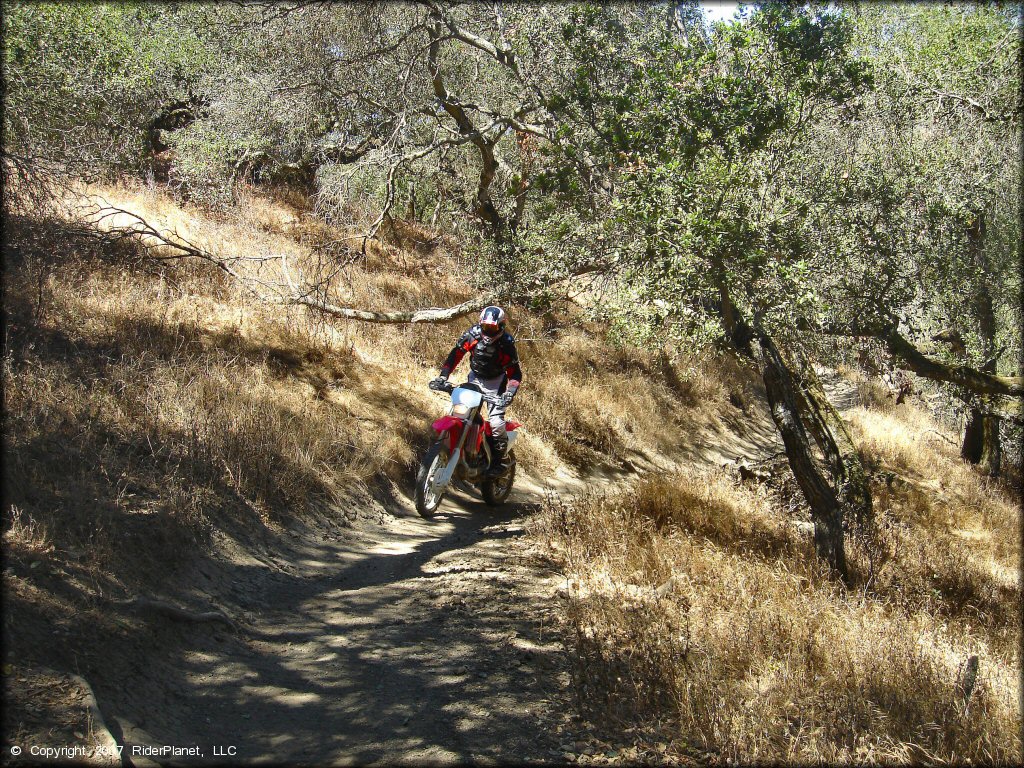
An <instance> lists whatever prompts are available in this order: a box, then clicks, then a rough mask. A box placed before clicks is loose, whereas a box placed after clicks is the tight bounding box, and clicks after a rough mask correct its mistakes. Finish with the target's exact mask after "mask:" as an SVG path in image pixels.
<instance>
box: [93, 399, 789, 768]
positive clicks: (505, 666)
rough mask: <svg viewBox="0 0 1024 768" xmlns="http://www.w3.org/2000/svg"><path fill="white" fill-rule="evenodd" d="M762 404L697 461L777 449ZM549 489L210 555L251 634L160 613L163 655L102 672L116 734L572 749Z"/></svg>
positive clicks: (338, 754)
mask: <svg viewBox="0 0 1024 768" xmlns="http://www.w3.org/2000/svg"><path fill="white" fill-rule="evenodd" d="M751 411H752V412H748V413H740V412H739V411H737V413H736V418H735V419H733V420H730V419H724V420H723V421H724V423H723V424H722V425H721V426H719V425H713V429H712V430H711V431H710V432H708V431H705V430H698V431H696V432H694V433H693V434H691V435H688V436H687V440H688V441H689V442H690V443H691V447H690V448H687V447H686V446H685V445H682V446H680V448H681V451H682V453H681V457H682V458H683V460H685V461H692V462H696V463H704V464H715V465H718V466H721V465H722V463H724V462H728V461H730V460H733V459H739V458H750V459H757V458H761V457H764V456H766V455H770V454H771V453H772V452H773V451H776V450H777V449H778V439H777V437H776V435H775V434H774V433H773V431H772V429H771V425H770V420H769V419H768V417H767V414H766V413H764V412H763V411H764V409H763V407H762V408H755V409H751ZM732 421H735V423H732ZM636 464H637V465H643V464H645V461H644V460H643V459H642V458H639V457H638V461H637V462H636ZM648 466H650V465H649V463H648ZM621 480H622V477H621V476H617V475H615V474H609V475H603V476H601V475H599V476H594V477H591V478H589V479H588V481H587V485H591V486H593V485H595V484H600V485H612V484H615V483H616V482H619V481H621ZM583 487H584V484H583V483H582V482H578V481H577V482H575V483H572V482H571V481H566V482H562V483H561V485H560V486H559V487H558V491H559V492H563V493H565V492H569V493H571V492H573V491H577V490H580V489H582V488H583ZM550 489H551V487H550V486H548V488H541V487H538V486H536V485H529V484H528V483H527V482H525V478H524V480H523V482H520V483H519V485H518V487H517V489H516V490H515V491H514V492H513V496H512V499H511V502H512V503H510V504H508V505H506V506H505V507H504V508H502V509H500V510H493V509H491V508H488V507H486V506H485V505H484V504H483V503H482V502H481V501H478V500H475V499H471V498H469V497H467V496H466V495H465V494H462V493H456V494H453V495H450V496H449V497H448V498H446V500H445V502H444V503H443V504H442V507H441V508H440V510H439V514H438V517H437V518H436V519H434V520H432V521H424V520H421V519H420V518H419V517H417V516H416V515H415V512H414V511H413V509H412V505H411V504H410V503H409V502H408V501H407V500H405V499H399V500H398V501H397V502H396V505H397V506H395V507H393V508H391V509H390V510H389V512H390V513H391V514H390V515H382V517H381V520H380V521H371V520H367V519H365V518H364V519H361V520H360V521H359V522H357V523H356V524H355V525H354V527H340V526H339V527H335V528H331V527H324V528H321V529H311V530H306V531H302V532H296V533H295V534H294V538H293V539H292V545H291V546H290V547H286V548H283V549H282V548H277V549H276V550H275V555H274V556H273V557H272V558H271V559H269V560H262V561H260V560H254V559H253V558H252V557H251V556H240V557H238V558H236V562H235V563H234V564H233V565H231V567H230V568H228V569H227V570H224V569H223V566H221V567H220V568H218V567H217V566H215V565H214V564H212V563H211V564H210V565H209V567H208V568H205V569H204V568H203V567H200V569H199V571H198V579H197V584H196V587H195V591H194V597H195V604H196V605H200V604H205V605H210V604H211V603H212V604H214V605H217V606H218V607H220V608H223V609H224V610H225V611H227V612H228V613H230V614H231V615H233V616H235V617H236V618H237V619H238V624H239V628H238V630H237V631H232V630H230V629H227V628H226V627H222V626H220V625H216V624H195V625H191V624H176V623H174V622H162V623H160V624H159V625H158V626H157V627H156V628H154V629H153V635H154V637H153V643H154V644H155V645H156V646H157V647H161V648H170V649H173V650H171V651H170V653H169V654H168V655H167V657H166V658H163V659H159V660H155V659H154V654H153V653H152V648H151V647H147V641H146V638H144V637H143V638H133V640H132V643H134V645H133V646H132V647H130V648H127V649H122V650H121V651H119V656H118V657H117V658H111V659H108V660H107V661H108V663H107V664H104V666H105V667H107V669H108V670H109V671H110V672H111V674H105V675H104V676H103V679H98V680H96V681H94V686H95V687H96V689H97V694H98V696H99V699H100V702H101V705H102V706H103V710H104V714H105V715H106V718H107V722H108V725H110V727H111V730H112V731H113V733H114V736H115V737H116V738H117V740H118V741H119V742H121V743H123V744H125V745H126V747H127V749H126V753H127V754H131V753H132V748H133V747H156V748H159V747H162V746H165V745H166V746H175V747H182V748H189V747H197V748H198V751H199V752H200V753H201V754H202V760H200V761H199V762H202V761H207V762H225V761H229V762H232V763H251V762H269V763H289V764H294V763H302V764H332V765H343V764H367V763H375V762H379V763H386V764H394V763H409V764H423V763H448V764H450V763H466V762H477V763H484V764H486V763H498V764H509V763H521V762H553V763H563V762H564V758H563V756H562V753H563V751H564V749H565V746H566V744H565V742H566V741H569V742H570V743H571V741H572V737H571V736H568V735H566V734H561V733H560V730H561V729H560V728H559V726H563V725H567V724H569V722H570V719H571V718H570V713H571V712H573V711H574V709H575V707H574V703H573V701H572V690H571V688H570V677H569V670H568V664H569V660H568V658H567V656H566V654H565V653H564V650H563V645H562V642H561V638H560V637H559V635H558V634H557V632H556V630H555V620H556V618H557V616H558V614H559V613H560V612H561V610H562V606H561V598H560V597H559V595H558V591H559V589H558V588H559V587H560V586H561V581H560V579H559V578H558V576H557V575H556V574H554V573H551V572H546V571H544V570H542V568H541V566H539V565H538V561H537V560H536V559H535V558H531V557H529V547H530V546H531V545H530V543H529V541H528V539H527V537H526V536H524V521H525V518H526V517H527V516H528V514H529V512H530V511H531V510H532V509H533V508H535V507H536V505H537V504H538V502H540V501H541V500H542V498H543V495H544V493H545V492H546V491H547V490H550ZM225 549H230V547H227V546H226V547H225ZM152 760H153V761H155V762H158V763H161V764H184V763H195V762H197V761H196V759H195V758H192V757H189V758H185V759H180V760H174V759H169V758H167V757H160V756H154V757H153V758H152ZM132 761H133V762H134V764H136V765H153V764H154V762H149V761H147V760H146V759H145V756H141V757H140V756H138V755H136V756H135V757H133V758H132Z"/></svg>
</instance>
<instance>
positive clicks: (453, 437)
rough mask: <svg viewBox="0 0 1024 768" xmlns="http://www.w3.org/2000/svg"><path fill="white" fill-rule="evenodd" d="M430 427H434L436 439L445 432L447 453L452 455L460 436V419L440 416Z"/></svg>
mask: <svg viewBox="0 0 1024 768" xmlns="http://www.w3.org/2000/svg"><path fill="white" fill-rule="evenodd" d="M431 426H433V427H434V431H435V432H437V434H438V437H440V436H441V435H443V434H444V433H445V432H447V433H448V452H449V453H454V452H455V446H456V445H458V444H459V436H460V435H461V434H462V419H459V418H456V417H455V416H442V417H441V418H440V419H438V420H437V421H435V422H434V423H433V424H432V425H431Z"/></svg>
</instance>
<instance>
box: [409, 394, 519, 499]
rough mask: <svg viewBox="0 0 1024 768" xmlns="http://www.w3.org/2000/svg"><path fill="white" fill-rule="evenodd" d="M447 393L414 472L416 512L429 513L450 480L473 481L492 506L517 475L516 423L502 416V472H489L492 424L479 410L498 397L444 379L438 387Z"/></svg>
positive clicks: (465, 485) (459, 484)
mask: <svg viewBox="0 0 1024 768" xmlns="http://www.w3.org/2000/svg"><path fill="white" fill-rule="evenodd" d="M439 391H443V392H446V393H448V394H449V395H451V402H452V405H451V408H450V409H449V411H448V415H447V416H444V417H442V418H440V419H438V420H437V421H435V422H434V423H433V429H434V433H435V439H434V441H433V443H431V445H430V448H428V449H427V454H426V456H424V457H423V462H422V464H421V466H420V471H419V473H418V474H417V476H416V511H417V512H418V513H419V514H420V516H421V517H426V518H431V517H433V516H434V512H436V511H437V508H438V506H440V504H441V500H442V499H443V498H444V495H445V493H447V492H448V489H449V487H450V486H451V485H456V486H457V487H460V488H462V489H463V490H469V487H468V486H469V485H477V486H479V488H480V495H481V496H483V498H484V501H485V502H487V504H489V505H491V506H497V505H499V504H502V503H504V501H505V499H507V498H508V495H509V493H511V491H512V483H513V482H514V481H515V476H516V455H515V453H514V452H513V450H512V446H513V445H514V444H515V441H516V438H517V436H518V435H517V432H516V430H517V429H518V428H519V426H520V425H519V424H518V423H516V422H514V421H506V422H505V424H506V429H507V431H508V449H507V451H506V453H505V456H504V458H503V459H502V462H501V473H500V474H498V475H495V476H491V477H488V476H487V475H486V471H487V467H488V466H490V463H491V451H492V448H491V442H490V440H487V439H486V437H487V436H488V435H490V434H491V425H490V423H489V422H486V421H484V419H483V417H482V416H481V415H480V409H481V407H482V406H483V404H484V403H487V404H488V405H490V406H492V407H493V406H495V405H498V403H499V398H497V397H493V396H490V395H486V394H484V393H483V392H481V391H480V388H479V387H477V386H476V385H475V384H472V383H468V382H467V383H466V384H462V385H461V386H458V387H455V386H453V385H451V384H449V383H448V382H445V385H444V386H443V387H442V388H441V389H440V390H439Z"/></svg>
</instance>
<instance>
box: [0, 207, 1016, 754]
mask: <svg viewBox="0 0 1024 768" xmlns="http://www.w3.org/2000/svg"><path fill="white" fill-rule="evenodd" d="M94 192H99V193H101V194H102V195H103V196H104V197H105V198H106V199H107V200H109V201H110V202H111V203H113V204H116V205H121V206H123V207H125V208H129V209H131V210H133V211H136V212H137V213H139V214H141V215H143V216H144V217H145V218H146V219H147V220H150V221H151V222H153V223H155V224H158V225H159V226H163V227H167V228H170V229H174V230H176V231H178V232H179V233H181V234H183V235H185V236H187V237H188V238H189V240H191V241H192V242H194V243H197V244H201V245H202V246H203V247H205V248H207V249H209V250H211V251H213V252H216V253H218V254H222V255H247V254H249V255H251V254H254V253H255V254H267V253H276V254H285V255H287V257H288V259H289V261H290V262H291V263H292V264H294V265H296V266H297V267H298V268H303V269H307V270H310V271H312V270H315V269H316V268H317V265H318V264H320V263H321V261H322V257H323V256H324V255H325V254H327V255H331V256H333V257H338V256H345V257H349V256H350V257H351V264H350V266H349V267H348V268H347V269H346V270H345V271H344V272H343V273H342V274H341V275H340V276H339V277H338V278H337V279H336V280H335V283H334V289H335V290H336V291H337V293H338V295H339V296H340V297H341V300H342V301H344V302H347V303H349V304H351V305H352V306H358V307H367V308H374V309H407V308H410V307H425V306H449V305H451V304H454V303H457V302H459V301H461V300H464V299H465V298H467V297H468V296H470V295H471V289H470V286H469V285H468V284H467V282H466V281H465V280H464V279H462V277H461V275H463V274H464V270H466V269H468V268H469V267H468V265H467V264H466V263H465V262H464V260H463V257H462V255H461V254H460V252H459V248H458V244H457V243H454V242H451V241H450V240H449V239H447V238H445V237H442V236H440V235H438V234H437V233H433V232H426V231H424V230H422V229H420V228H417V227H413V226H405V227H404V228H402V229H401V230H399V231H395V230H393V231H392V232H391V233H390V235H389V236H388V237H385V238H384V239H383V241H381V242H374V243H371V247H370V249H369V251H368V252H367V254H365V255H359V254H358V253H351V254H350V252H349V250H348V249H349V241H346V240H345V237H346V236H347V234H348V233H345V232H339V231H336V230H332V229H331V228H329V227H326V226H325V225H323V224H322V223H320V222H318V220H317V219H315V217H313V216H312V215H310V213H309V212H308V211H307V210H306V209H305V208H304V204H303V202H302V201H301V200H300V199H297V198H295V197H294V196H285V195H281V196H277V197H275V196H274V195H271V194H267V193H260V194H257V193H255V192H252V191H250V192H248V193H244V196H243V200H242V204H241V205H239V206H238V207H237V208H236V209H233V210H232V211H231V212H229V213H223V212H221V213H217V214H214V213H211V212H209V211H203V210H199V209H195V208H189V207H183V206H180V205H177V204H175V203H173V202H172V201H171V200H170V199H169V198H167V197H166V196H164V195H163V194H162V193H160V192H159V191H154V190H151V189H147V188H145V187H110V188H104V189H100V190H94ZM4 275H5V281H4V312H5V321H6V322H5V334H6V335H5V339H4V350H5V352H4V359H3V376H4V422H5V423H4V436H5V441H4V478H3V479H4V489H5V498H4V533H3V537H4V553H5V578H4V587H5V604H6V611H5V641H6V642H5V646H6V647H7V649H8V657H7V661H8V662H10V661H12V660H13V661H16V662H17V663H18V664H30V663H31V664H39V665H43V666H51V667H56V668H60V669H75V668H78V667H79V665H81V666H82V668H85V669H88V666H89V664H90V663H91V662H90V660H89V653H90V651H89V649H90V648H95V647H99V646H101V645H102V643H104V642H105V641H106V640H107V639H109V638H111V637H113V636H115V635H117V634H118V633H119V632H123V631H125V628H124V626H123V622H122V620H121V619H120V618H119V617H118V615H117V613H116V612H112V611H110V610H108V607H109V605H110V604H111V601H116V600H122V599H125V598H129V597H131V596H133V595H138V594H148V595H152V596H156V597H164V598H173V597H179V598H188V597H189V596H193V597H194V596H196V595H197V594H199V592H198V591H197V589H198V588H196V587H195V586H194V585H195V584H196V583H197V581H196V579H197V572H198V571H197V569H199V568H200V567H202V569H204V572H208V571H209V570H210V569H211V567H214V566H215V564H216V563H217V562H218V561H221V560H224V559H225V558H228V557H231V558H234V559H235V560H236V561H238V560H239V559H246V558H248V559H249V560H251V561H253V562H268V561H271V560H273V558H274V557H275V553H276V552H277V551H278V548H279V546H280V544H281V542H282V541H284V540H285V539H286V538H287V537H288V536H289V535H291V534H293V533H294V532H295V531H296V530H302V529H303V528H304V527H311V526H312V527H315V526H318V525H324V526H335V527H338V526H344V525H345V524H346V522H347V521H351V520H354V519H355V518H357V517H373V516H381V515H386V514H388V510H389V509H392V508H393V502H394V500H395V499H396V498H397V497H399V496H403V495H404V496H408V495H409V493H410V491H411V481H412V477H413V475H414V472H415V468H416V463H417V460H418V456H419V454H420V452H421V451H422V450H423V448H424V447H425V445H426V439H427V430H428V425H429V422H430V420H431V419H432V418H434V417H435V416H436V415H437V414H438V413H439V412H440V410H441V407H442V402H441V400H440V398H438V397H437V396H436V395H433V394H432V393H430V392H429V391H428V390H427V388H426V383H427V381H428V380H429V379H430V378H431V377H432V376H433V375H434V374H435V371H436V370H437V368H438V366H439V364H440V362H441V361H442V359H443V358H444V356H445V354H446V353H447V351H448V349H449V348H450V346H451V344H452V342H453V341H454V339H455V338H456V337H457V335H458V333H460V332H461V330H462V329H463V328H464V326H465V325H467V324H468V321H467V320H465V319H463V320H455V321H452V322H449V323H446V324H443V325H440V326H439V325H417V326H411V327H406V326H386V325H372V324H361V323H359V322H356V321H327V320H324V319H323V318H320V317H317V316H315V315H313V314H310V313H309V312H308V311H307V310H304V309H298V308H285V307H281V306H274V305H268V304H265V303H263V302H261V301H259V300H258V299H256V298H253V297H252V296H251V295H250V294H248V293H247V292H245V291H244V290H242V289H241V288H239V286H238V285H237V284H236V283H234V282H232V281H231V280H230V279H229V278H226V277H225V276H224V275H223V274H222V273H220V272H218V271H217V270H216V269H215V268H213V267H212V266H211V265H209V264H206V263H202V262H192V261H188V260H170V261H159V262H157V261H153V260H152V259H150V258H147V252H146V251H145V249H144V248H143V247H142V246H140V245H139V244H137V243H135V244H130V243H127V242H121V243H120V244H116V245H115V244H111V243H109V242H102V241H98V240H92V239H89V238H84V237H81V236H80V235H79V234H78V222H76V221H75V219H74V217H73V216H63V217H62V216H53V215H47V216H45V217H44V216H42V215H41V214H39V213H38V212H34V211H12V212H9V215H8V217H7V221H6V232H5V237H4ZM510 312H511V315H512V318H513V328H512V330H513V332H514V333H515V334H516V336H517V337H518V338H519V339H520V353H521V357H522V361H523V366H524V370H525V372H526V383H525V385H524V390H523V395H522V396H521V397H520V398H519V399H518V400H517V402H516V405H515V407H514V410H513V412H512V414H511V415H512V417H513V418H515V419H516V420H519V421H522V422H523V423H524V424H525V426H526V432H525V438H524V440H523V442H522V443H521V447H520V448H518V449H517V450H518V452H519V457H520V463H521V467H522V468H523V470H524V471H525V472H527V473H529V474H531V475H532V476H533V477H534V478H535V479H538V480H543V479H545V478H551V477H566V476H570V475H574V474H575V475H580V476H586V475H587V474H588V473H591V472H593V471H594V470H595V469H597V468H599V467H602V466H603V467H604V468H606V469H607V468H616V469H618V470H620V471H621V472H624V473H625V472H633V471H635V470H637V469H640V468H651V467H656V466H668V465H670V464H675V466H676V467H677V469H676V470H675V471H673V472H670V473H668V474H666V473H664V472H658V473H654V474H651V475H648V476H647V477H645V478H643V479H639V480H637V481H636V482H635V483H633V484H631V485H629V486H628V487H625V488H623V489H620V490H617V491H616V490H613V491H608V492H603V493H601V494H597V493H594V494H591V495H587V496H584V497H582V498H580V499H576V500H554V501H552V502H551V503H550V504H549V505H548V506H547V508H546V509H544V510H542V511H541V514H540V515H539V516H538V517H537V519H536V521H535V522H534V523H533V525H534V531H535V533H536V535H538V536H539V537H540V538H541V539H542V540H544V541H545V542H547V544H546V546H547V548H548V549H547V557H548V558H549V559H550V560H551V561H552V562H553V563H554V565H555V566H556V567H557V568H558V569H560V570H561V571H563V572H564V574H565V577H566V579H567V583H568V585H569V589H568V592H567V595H566V597H567V600H568V604H567V605H568V607H567V613H566V616H567V621H568V624H567V628H568V630H569V633H568V635H567V637H568V638H569V645H568V649H569V651H570V652H571V653H572V654H574V658H575V660H576V671H577V674H576V680H575V684H576V685H577V690H578V694H579V699H580V702H581V707H582V708H583V709H584V710H586V711H587V712H588V713H589V714H588V716H592V717H594V718H597V719H599V720H601V721H602V722H604V723H607V724H610V725H609V727H613V726H614V727H615V728H627V727H631V726H633V725H636V724H637V723H641V724H650V723H651V722H655V721H657V722H660V723H662V724H667V726H666V727H667V728H668V729H669V732H670V733H671V734H673V735H674V737H675V739H676V742H675V746H673V747H672V749H678V750H679V754H682V753H683V752H686V753H688V754H689V753H690V752H692V750H693V749H695V748H697V749H700V750H701V751H702V752H703V753H704V754H705V755H710V756H715V757H717V758H720V759H722V760H725V759H726V758H730V759H733V760H739V761H744V762H749V761H770V762H779V761H801V762H802V761H820V760H824V761H826V762H833V761H881V762H890V761H897V762H903V761H919V760H929V761H942V760H950V761H954V762H959V761H964V760H967V759H970V760H973V761H996V762H1014V761H1016V760H1017V759H1019V757H1020V750H1021V740H1020V732H1019V724H1020V704H1019V702H1020V683H1019V671H1020V650H1019V649H1020V589H1019V583H1018V578H1017V574H1018V572H1019V571H1018V566H1019V557H1020V540H1019V512H1018V504H1019V498H1018V497H1016V496H1014V495H1013V494H1012V493H1011V492H1010V491H1008V490H1007V489H1005V488H1003V487H1000V486H997V485H995V484H992V483H989V482H986V481H983V480H981V479H980V478H979V477H978V476H977V475H975V474H974V473H973V472H971V471H970V470H969V469H968V468H966V467H964V466H963V465H962V464H961V463H960V462H959V459H958V458H957V457H956V455H955V450H954V449H952V448H951V447H950V446H948V445H947V444H946V443H945V440H943V439H936V438H935V435H941V434H942V428H941V427H939V426H938V425H936V424H934V423H932V422H931V421H930V420H929V419H928V417H927V416H926V415H925V414H924V413H923V412H921V411H919V410H916V409H915V408H914V407H912V406H900V407H893V406H891V405H890V404H889V401H887V400H886V398H884V397H881V398H879V397H869V396H867V394H865V395H864V396H863V397H862V405H861V406H859V407H857V408H855V409H854V410H853V411H852V412H850V413H849V416H850V418H851V419H852V425H853V431H854V434H855V437H856V439H857V440H858V441H859V442H860V445H861V448H862V450H863V451H864V453H865V455H866V456H868V457H869V459H870V461H871V462H872V464H873V467H874V469H875V472H874V477H875V478H876V480H875V489H874V490H875V494H876V509H877V513H878V514H877V525H876V526H875V528H874V529H873V530H872V531H870V532H869V533H867V534H865V535H864V536H862V537H861V539H859V540H858V542H857V543H856V544H855V545H854V546H853V547H852V550H851V555H850V556H851V569H852V571H853V573H854V580H855V588H854V589H851V590H850V591H845V592H844V591H840V590H838V589H837V588H836V587H835V586H834V585H832V583H831V582H829V581H828V579H827V578H825V576H824V575H823V574H821V573H820V572H819V570H818V569H817V567H816V565H815V561H814V558H813V556H812V554H811V550H810V548H809V545H808V540H807V534H806V531H805V527H802V526H799V525H796V524H794V521H799V518H800V515H801V511H800V506H799V503H798V502H797V501H796V499H795V497H794V495H793V494H792V489H791V484H790V486H786V484H785V483H782V484H781V485H772V484H769V485H766V486H746V485H740V484H739V483H738V481H737V479H736V478H735V477H734V476H733V474H731V473H730V472H729V471H727V470H725V469H723V468H722V464H723V463H725V462H726V461H727V460H728V459H730V458H734V457H737V456H742V455H754V454H755V453H756V451H757V450H758V449H759V448H760V449H763V447H764V446H765V445H766V444H769V443H770V442H771V440H772V435H771V429H770V426H766V425H768V424H770V422H768V420H767V419H766V417H765V413H764V408H763V395H762V394H761V390H760V389H759V387H758V386H757V381H756V377H755V376H754V375H753V374H752V373H751V372H750V371H748V370H746V369H745V368H744V367H743V366H741V365H740V364H738V363H737V362H736V361H734V360H732V359H728V358H723V359H715V358H713V357H699V356H694V357H691V358H686V357H682V358H678V359H675V360H670V359H668V358H667V357H666V356H664V355H662V354H660V353H658V352H655V351H650V350H637V349H629V348H623V347H616V346H614V345H611V344H610V343H608V341H607V340H606V338H605V334H604V329H602V328H601V327H599V326H594V325H590V324H587V323H586V322H584V321H583V320H582V319H580V318H579V317H577V316H576V315H575V314H574V313H572V312H571V311H570V310H559V311H558V312H555V313H550V314H546V315H544V316H539V315H533V314H530V313H529V312H527V311H526V310H525V309H523V308H522V307H515V306H513V307H511V308H510ZM870 387H871V385H870V383H868V382H865V383H863V384H862V386H861V390H862V392H864V393H869V391H870ZM933 433H934V434H933ZM949 437H950V436H948V435H947V436H946V439H949ZM676 462H678V463H676ZM783 474H784V473H783ZM787 487H790V490H788V491H787V490H786V488H787ZM211 564H212V565H211ZM666 584H667V585H668V586H667V587H666V588H665V589H663V590H661V591H660V592H659V593H655V592H654V588H656V587H658V586H664V585H666ZM52 638H59V639H52ZM971 656H977V657H978V659H979V660H980V675H979V678H978V682H977V684H976V686H975V687H974V690H973V691H972V692H971V694H970V696H967V697H965V696H962V695H959V694H958V693H957V685H958V681H959V680H961V679H962V677H963V670H964V669H965V665H966V664H967V660H968V659H969V657H971ZM670 754H671V750H670Z"/></svg>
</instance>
